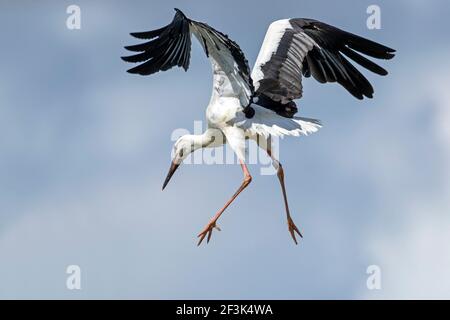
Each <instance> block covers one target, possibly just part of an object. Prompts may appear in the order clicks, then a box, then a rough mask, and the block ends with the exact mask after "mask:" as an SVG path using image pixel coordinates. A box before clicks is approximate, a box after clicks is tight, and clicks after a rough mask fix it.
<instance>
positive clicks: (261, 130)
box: [123, 9, 395, 244]
mask: <svg viewBox="0 0 450 320" xmlns="http://www.w3.org/2000/svg"><path fill="white" fill-rule="evenodd" d="M175 10H176V11H177V12H176V15H175V17H174V19H173V21H172V22H171V23H170V24H168V25H167V26H165V27H162V28H160V29H156V30H152V31H148V32H138V33H132V35H133V36H134V37H136V38H138V39H147V40H149V41H147V42H145V43H142V44H138V45H133V46H128V47H126V49H128V50H130V51H133V52H138V53H137V54H134V55H132V56H128V57H123V60H125V61H127V62H132V63H140V64H139V65H138V66H136V67H134V68H132V69H130V70H128V72H130V73H134V74H140V75H150V74H153V73H156V72H158V71H166V70H169V69H171V68H172V67H174V66H179V67H183V68H184V69H185V70H186V71H187V69H188V68H189V61H190V50H191V38H192V35H194V36H195V38H196V39H197V40H198V41H199V42H200V44H201V45H202V47H203V49H204V51H205V53H206V55H207V56H208V57H209V60H210V62H211V66H212V72H213V90H212V95H211V99H210V103H209V105H208V107H207V109H206V119H207V121H208V128H207V130H206V131H205V132H204V133H203V134H201V135H186V136H183V137H181V138H180V139H179V140H178V141H177V142H176V143H175V145H174V152H173V154H174V157H173V160H172V164H171V167H170V170H169V173H168V175H167V178H166V180H165V182H164V185H163V189H164V188H165V187H166V185H167V183H168V182H169V180H170V179H171V177H172V175H173V174H174V172H175V171H176V170H177V168H178V167H179V165H180V164H181V163H182V161H183V160H184V159H185V158H186V157H187V156H188V155H189V154H190V153H191V152H193V151H195V150H196V149H199V148H208V147H217V146H220V145H222V144H223V143H225V142H226V143H228V144H229V145H230V146H231V148H232V149H233V150H234V152H235V153H236V154H237V156H238V158H239V160H240V163H241V166H242V170H243V172H244V180H243V182H242V184H241V186H240V187H239V189H238V190H237V191H236V193H235V194H234V195H233V197H231V199H230V200H229V201H228V202H227V203H226V204H225V206H224V207H223V208H222V209H221V210H219V212H218V213H217V214H216V215H215V216H214V217H213V218H212V220H211V221H210V222H209V223H208V224H207V226H206V227H205V228H204V229H203V230H202V232H201V233H200V234H199V238H200V240H199V244H200V243H201V242H202V241H203V240H204V239H205V238H206V239H207V241H208V242H209V240H210V237H211V234H212V231H213V229H214V228H217V226H216V222H217V220H218V219H219V217H220V216H221V215H222V213H223V212H224V210H225V209H226V208H227V207H228V206H229V205H230V204H231V202H232V201H233V200H234V199H235V198H236V197H237V196H238V195H239V194H240V192H241V191H243V190H244V189H245V188H246V187H247V186H248V184H249V183H250V182H251V176H250V173H249V171H248V168H247V166H246V164H245V146H246V143H245V141H246V140H247V139H252V140H255V141H257V142H258V145H259V146H260V147H263V148H264V149H265V150H266V151H267V153H268V155H269V156H270V157H271V158H272V161H273V165H274V167H275V168H276V170H277V176H278V178H279V180H280V183H281V188H282V192H283V199H284V203H285V208H286V216H287V223H288V230H289V232H290V234H291V236H292V238H293V240H294V241H295V243H297V239H296V237H295V234H298V235H300V236H301V234H300V231H299V230H298V228H297V227H296V226H295V224H294V222H293V220H292V218H291V215H290V212H289V206H288V202H287V196H286V189H285V184H284V171H283V168H282V166H281V164H280V163H279V161H278V159H275V157H274V156H273V154H272V150H271V137H273V136H276V137H282V136H296V137H298V136H301V135H308V134H310V133H314V132H316V131H317V130H318V129H319V128H320V127H321V125H320V122H319V121H318V120H315V119H308V118H302V117H297V116H295V114H296V113H297V111H298V109H297V106H296V104H295V102H294V100H296V99H299V98H301V97H302V94H303V87H302V77H303V76H304V77H310V76H313V77H314V78H315V79H316V80H317V81H319V82H321V83H326V82H337V83H339V84H340V85H342V86H343V87H344V88H345V89H346V90H347V91H348V92H349V93H351V94H352V95H353V96H354V97H356V98H358V99H363V98H364V97H367V98H372V96H373V93H374V90H373V87H372V85H371V84H370V82H369V81H368V80H367V79H366V78H365V77H364V76H363V75H362V74H361V73H360V72H359V71H358V69H356V68H355V67H354V66H353V65H352V64H351V63H350V62H349V60H347V59H346V57H347V58H350V59H351V60H353V61H354V62H356V63H357V64H359V65H361V66H362V67H364V68H366V69H368V70H370V71H372V72H374V73H376V74H379V75H386V74H387V71H386V70H384V69H383V68H382V67H380V66H378V65H377V64H375V63H374V62H373V61H371V60H369V59H367V58H366V57H364V56H362V55H360V54H359V53H358V52H360V53H363V54H365V55H367V56H370V57H374V58H379V59H391V58H392V57H394V52H395V50H393V49H390V48H388V47H386V46H383V45H381V44H378V43H376V42H373V41H370V40H367V39H364V38H362V37H359V36H357V35H354V34H351V33H349V32H346V31H343V30H340V29H338V28H335V27H333V26H330V25H327V24H325V23H322V22H319V21H316V20H312V19H284V20H279V21H275V22H273V23H272V24H271V25H270V26H269V28H268V30H267V33H266V36H265V39H264V42H263V44H262V47H261V50H260V52H259V55H258V58H257V60H256V63H255V67H254V68H253V71H252V73H251V75H250V68H249V66H248V62H247V60H246V59H245V56H244V54H243V52H242V51H241V49H240V48H239V46H238V45H237V44H236V43H235V42H234V41H232V40H231V39H229V38H228V36H227V35H225V34H223V33H221V32H220V31H217V30H215V29H214V28H212V27H210V26H208V25H207V24H204V23H202V22H197V21H194V20H191V19H189V18H187V17H186V16H185V15H184V14H183V13H182V12H181V11H180V10H178V9H175ZM262 141H264V142H267V143H261V142H262Z"/></svg>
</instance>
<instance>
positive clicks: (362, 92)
mask: <svg viewBox="0 0 450 320" xmlns="http://www.w3.org/2000/svg"><path fill="white" fill-rule="evenodd" d="M290 22H291V24H292V26H293V27H294V28H299V31H301V32H304V33H306V34H307V35H308V36H309V37H310V38H311V39H313V40H314V41H315V42H316V43H317V44H318V46H315V47H314V48H313V49H312V50H311V51H310V52H309V53H308V55H307V58H306V61H305V62H306V63H305V64H304V65H303V70H302V72H303V75H304V76H305V77H309V76H310V75H312V76H313V77H314V78H315V79H316V80H317V81H319V82H321V83H325V82H336V81H337V82H338V83H339V84H341V85H342V86H343V87H344V88H346V89H347V90H348V91H349V92H350V93H351V94H352V95H353V96H355V97H356V98H358V99H363V98H364V97H367V98H372V97H373V93H374V90H373V87H372V85H371V84H370V82H369V81H368V80H367V79H366V78H365V77H364V76H363V75H362V74H361V72H360V71H359V70H358V69H356V68H355V67H354V66H353V65H352V64H351V63H350V62H349V61H348V60H347V59H346V58H345V57H344V56H343V55H342V54H344V55H345V56H347V57H348V58H350V59H351V60H352V61H354V62H356V63H357V64H359V65H360V66H362V67H364V68H366V69H368V70H369V71H372V72H374V73H376V74H379V75H382V76H385V75H387V74H388V72H387V71H386V70H385V69H384V68H382V67H380V66H379V65H377V64H376V63H374V62H373V61H371V60H369V59H367V58H366V57H364V56H362V55H361V54H359V53H362V54H365V55H368V56H370V57H373V58H377V59H387V60H388V59H392V58H393V57H394V56H395V50H394V49H391V48H389V47H386V46H384V45H382V44H379V43H376V42H374V41H371V40H368V39H365V38H363V37H360V36H357V35H355V34H352V33H350V32H346V31H343V30H341V29H338V28H336V27H333V26H330V25H328V24H325V23H323V22H320V21H317V20H312V19H291V20H290ZM358 52H359V53H358Z"/></svg>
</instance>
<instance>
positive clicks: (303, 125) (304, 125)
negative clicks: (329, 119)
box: [289, 117, 322, 135]
mask: <svg viewBox="0 0 450 320" xmlns="http://www.w3.org/2000/svg"><path fill="white" fill-rule="evenodd" d="M289 120H291V121H294V122H295V123H296V124H298V125H299V126H300V128H299V129H297V130H296V131H298V133H299V134H302V135H308V134H310V133H314V132H317V131H318V130H319V129H320V128H322V123H321V122H320V120H317V119H310V118H302V117H293V118H291V119H289Z"/></svg>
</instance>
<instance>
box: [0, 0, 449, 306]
mask: <svg viewBox="0 0 450 320" xmlns="http://www.w3.org/2000/svg"><path fill="white" fill-rule="evenodd" d="M193 3H194V2H193ZM278 3H279V4H277V5H276V6H274V5H273V1H246V2H243V1H234V0H231V1H226V2H225V1H221V2H218V1H215V2H212V1H206V0H202V1H195V3H194V4H187V2H186V1H133V2H132V4H130V3H126V2H123V1H95V2H94V1H81V0H80V1H76V2H68V1H58V2H56V1H39V4H37V3H36V2H35V1H20V2H15V3H12V2H11V3H6V2H4V3H2V4H1V10H0V29H1V30H3V32H2V41H3V46H2V50H1V53H0V56H1V59H0V70H1V71H0V155H1V156H0V219H1V220H0V221H1V223H0V298H63V299H78V298H139V299H142V298H167V299H174V298H186V299H197V298H204V299H205V298H206V299H214V298H248V299H249V298H253V299H302V298H312V299H314V298H331V299H338V298H349V299H361V298H367V299H378V298H400V299H405V298H450V273H449V272H448V270H450V256H449V252H450V250H449V249H450V248H449V245H448V244H449V243H450V236H449V232H448V230H449V227H450V217H449V215H448V208H449V207H450V200H449V194H450V183H449V181H450V179H449V178H450V165H449V163H450V161H449V160H450V130H449V129H448V123H449V121H450V111H449V110H450V109H449V104H450V94H449V93H448V89H447V87H448V83H449V81H450V76H449V74H450V63H449V62H448V56H449V54H450V42H449V40H450V39H449V36H448V32H447V29H448V28H447V26H446V17H447V16H448V15H449V14H450V5H449V4H448V2H446V1H438V0H435V1H431V2H424V1H406V0H404V1H400V0H397V1H376V2H374V1H358V2H356V1H339V2H335V1H318V0H316V1H298V0H295V1H279V2H278ZM70 4H77V5H78V6H80V8H81V18H82V22H81V23H82V24H81V30H76V31H73V30H68V29H67V28H66V24H65V23H66V18H67V14H66V8H67V6H69V5H70ZM372 4H378V5H379V6H380V8H381V14H382V16H381V17H382V28H381V30H368V29H367V27H366V19H367V14H366V9H367V7H368V6H369V5H372ZM174 7H179V8H180V9H182V10H183V11H184V12H185V13H186V14H187V15H188V16H190V17H192V18H193V19H196V20H200V21H205V22H208V23H209V24H210V25H212V26H214V27H215V28H217V29H219V30H221V31H223V32H225V33H227V34H229V35H230V37H231V38H232V39H234V40H236V41H237V42H238V43H239V44H240V45H241V47H242V49H243V51H244V52H245V53H246V56H247V58H248V60H249V62H250V64H253V62H254V61H255V59H256V56H257V54H258V51H259V47H260V45H261V42H262V40H263V37H264V34H265V32H266V29H267V26H268V25H269V24H270V22H272V21H274V20H276V19H280V18H286V17H310V18H316V19H320V20H323V21H325V22H328V23H330V24H334V25H336V26H338V27H341V28H344V29H347V30H349V31H352V32H355V33H358V34H361V35H363V36H366V37H369V38H371V39H374V40H376V41H379V42H382V43H383V44H386V45H388V46H391V47H393V48H395V49H397V50H398V55H397V57H396V58H395V59H394V60H392V61H389V62H382V65H383V66H385V67H386V68H387V69H388V70H389V71H390V75H389V76H388V77H386V78H382V77H378V76H375V75H368V77H369V79H370V80H371V82H372V83H373V84H374V87H375V91H376V92H375V99H373V100H365V101H363V102H361V101H358V100H356V99H354V98H352V97H351V96H350V95H349V94H348V93H347V92H346V91H345V90H344V89H342V88H340V87H338V86H335V85H327V86H324V85H320V84H318V83H315V82H314V81H312V80H306V81H305V82H304V85H305V90H304V98H303V99H302V100H301V101H299V102H298V104H299V105H300V107H301V110H300V113H301V115H302V116H308V117H314V118H318V119H321V120H322V122H323V123H324V128H322V129H321V130H320V131H319V132H318V133H317V134H314V135H311V136H309V137H307V138H301V139H292V138H291V139H289V138H287V139H284V140H283V141H282V142H281V143H282V145H281V150H280V154H281V159H282V162H283V164H284V167H285V172H286V179H287V188H288V195H289V198H290V206H291V211H292V214H293V216H294V219H295V221H296V223H297V225H298V226H299V227H300V228H301V230H302V231H303V233H304V236H305V237H304V239H303V240H302V241H301V243H300V245H299V246H294V245H293V243H292V240H291V239H290V236H289V234H288V232H287V228H286V222H285V217H284V208H283V203H282V197H281V191H280V189H279V185H278V181H277V179H276V177H275V176H262V175H259V174H258V173H259V166H258V165H251V166H250V170H251V171H252V172H253V173H254V174H253V176H254V180H253V183H252V184H251V186H250V187H249V188H248V189H247V190H246V191H245V192H244V193H243V194H242V195H241V196H240V197H239V198H238V200H237V201H236V202H235V203H234V204H233V205H232V206H231V207H230V208H229V209H228V210H227V211H226V213H225V214H224V216H223V218H222V220H221V221H220V226H221V228H222V232H220V233H217V232H216V233H215V234H214V235H213V239H212V242H211V243H210V244H209V245H208V246H202V247H200V248H197V247H196V238H195V236H196V235H197V234H198V232H199V231H200V230H201V229H202V228H203V227H204V225H205V224H206V223H207V222H208V220H209V218H210V217H211V216H212V215H213V214H214V213H215V212H216V210H217V209H218V208H219V207H221V205H222V204H223V203H224V202H225V201H226V200H227V198H228V197H229V196H230V195H231V194H232V193H233V192H234V191H235V189H236V187H237V186H238V185H239V183H240V181H241V175H242V173H241V171H240V168H239V167H238V166H236V165H215V166H210V165H186V166H183V167H182V168H181V169H180V170H179V172H177V174H176V175H175V176H174V178H173V181H171V183H170V185H169V186H168V188H167V189H166V191H165V192H161V185H162V182H163V180H164V177H165V174H166V172H167V168H168V165H169V162H170V151H171V148H172V143H173V142H172V141H171V139H170V137H171V134H172V132H173V130H174V129H177V128H185V129H187V130H190V131H192V130H193V127H194V121H195V120H197V121H198V120H202V119H203V118H204V111H205V107H206V105H207V103H208V101H209V98H210V90H211V72H210V65H209V62H208V60H207V59H205V57H204V53H203V52H202V51H201V49H200V47H199V46H198V45H197V44H196V45H195V46H194V47H193V52H192V60H191V68H190V70H189V72H188V73H185V72H183V71H181V70H171V71H170V72H166V73H160V74H157V75H155V76H153V77H146V78H143V77H137V76H131V75H129V74H127V73H126V72H125V70H126V69H127V67H129V66H128V65H126V64H125V63H123V62H122V61H121V60H120V58H119V57H120V56H122V55H124V54H125V53H126V52H125V51H124V49H123V46H124V45H128V44H132V43H134V41H133V39H132V38H131V37H129V35H128V33H129V32H131V31H142V30H149V29H152V28H156V27H159V26H162V25H165V24H167V23H168V22H169V21H170V20H171V19H172V16H173V8H174ZM73 264H75V265H79V266H80V267H81V270H82V289H81V290H80V291H70V290H67V288H66V278H67V274H66V273H65V271H66V267H67V266H68V265H73ZM369 265H378V266H379V267H380V268H381V272H382V289H381V290H377V291H370V290H368V289H367V287H366V279H367V274H366V268H367V267H368V266H369Z"/></svg>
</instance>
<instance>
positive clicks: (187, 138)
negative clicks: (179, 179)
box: [162, 135, 197, 190]
mask: <svg viewBox="0 0 450 320" xmlns="http://www.w3.org/2000/svg"><path fill="white" fill-rule="evenodd" d="M196 149H197V146H196V144H195V139H194V136H192V135H184V136H182V137H180V138H179V139H178V140H177V141H176V142H175V144H174V146H173V151H172V157H173V158H172V163H171V165H170V168H169V173H168V174H167V177H166V180H165V181H164V184H163V187H162V189H163V190H164V188H165V187H166V186H167V184H168V183H169V181H170V179H171V178H172V176H173V174H174V173H175V171H177V169H178V167H179V166H180V165H181V163H182V162H183V160H184V159H186V158H187V156H188V155H190V154H191V153H192V152H193V151H195V150H196Z"/></svg>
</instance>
